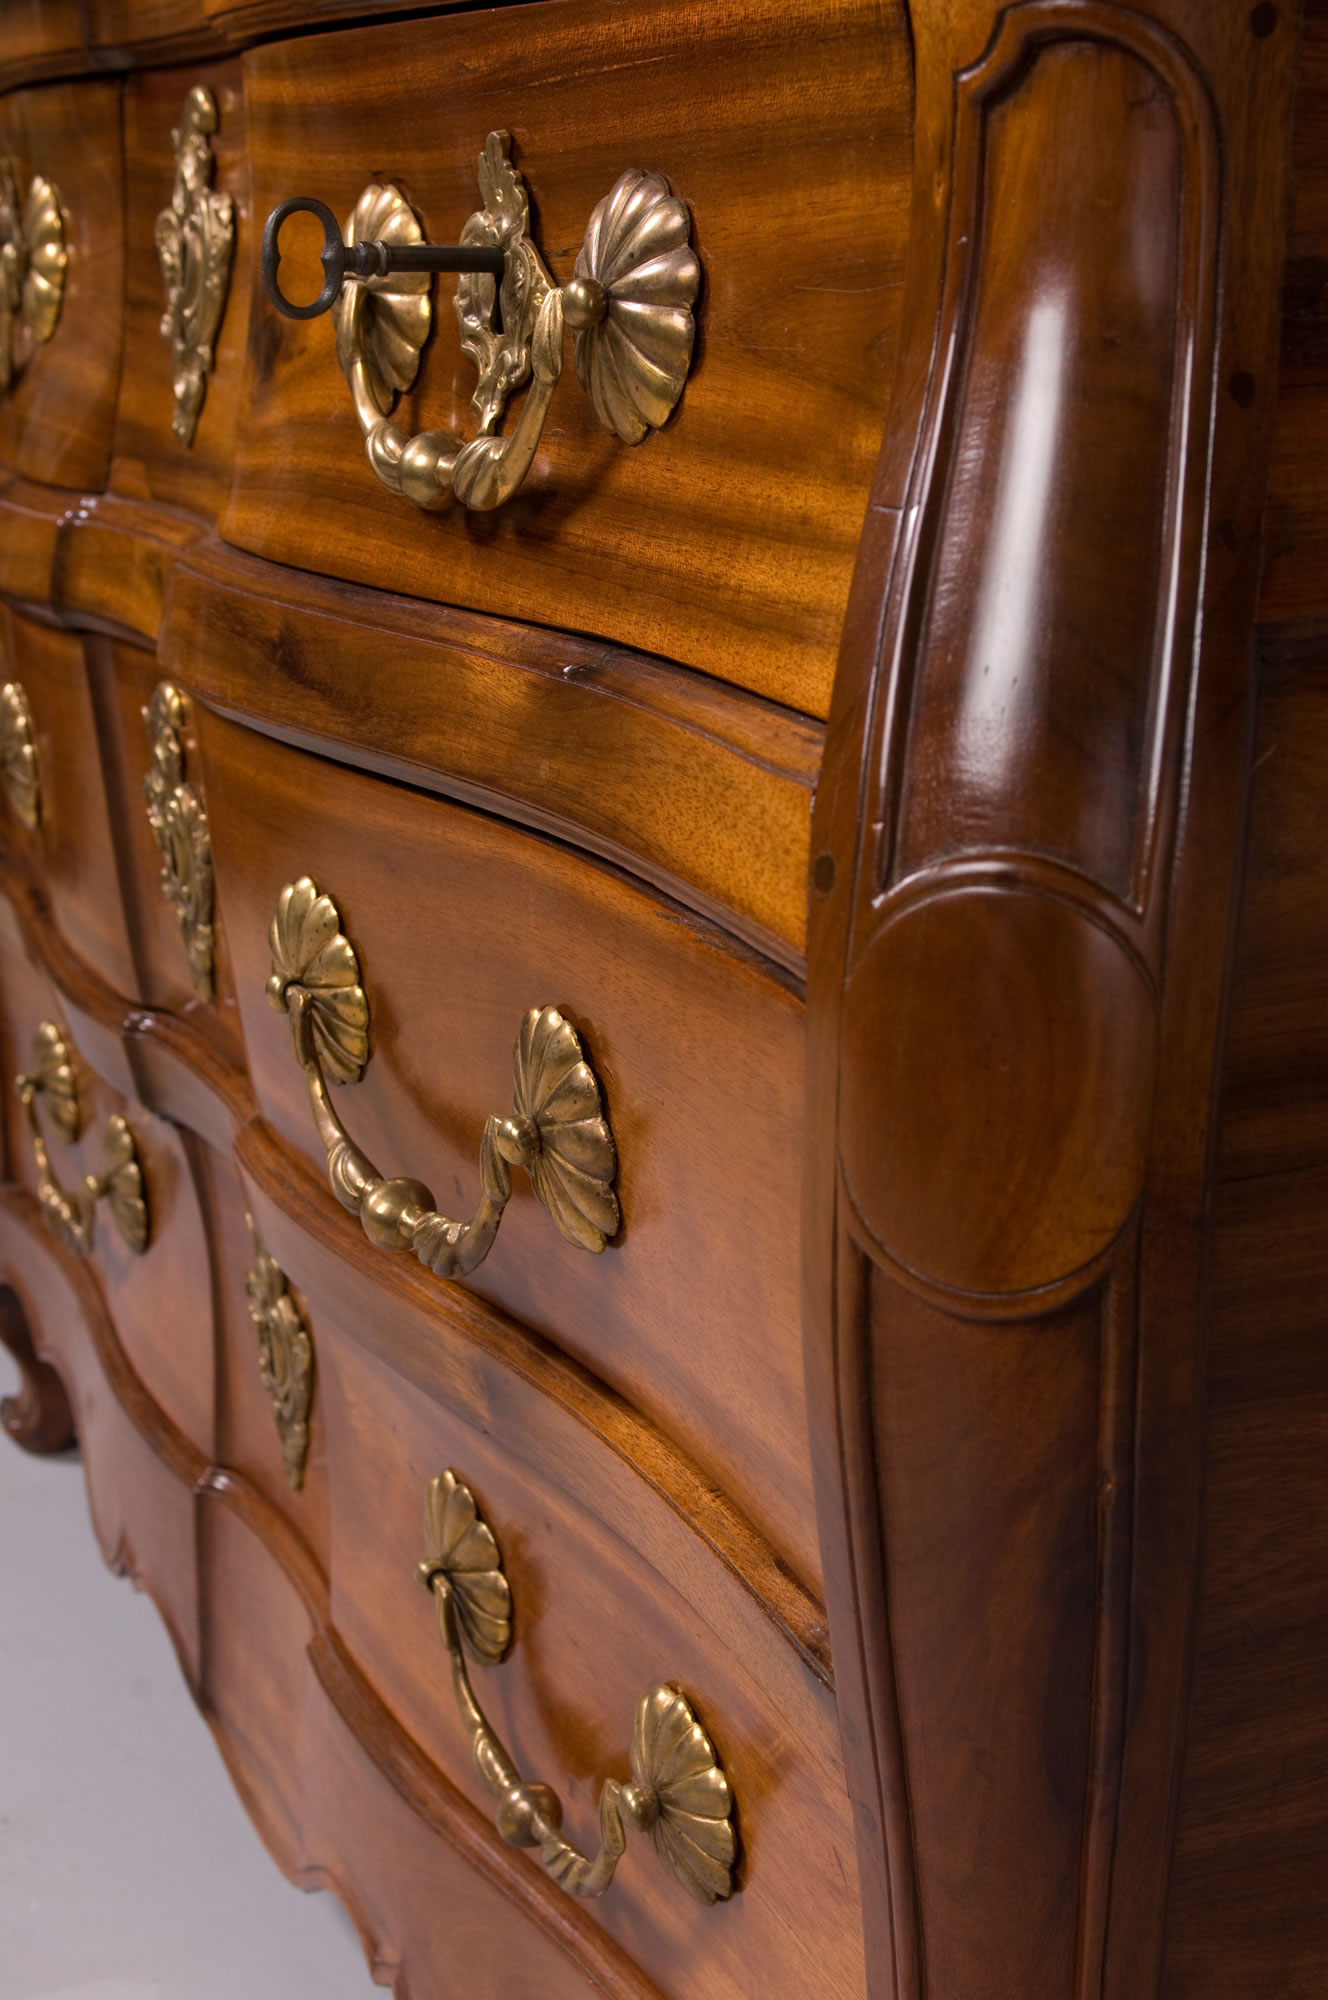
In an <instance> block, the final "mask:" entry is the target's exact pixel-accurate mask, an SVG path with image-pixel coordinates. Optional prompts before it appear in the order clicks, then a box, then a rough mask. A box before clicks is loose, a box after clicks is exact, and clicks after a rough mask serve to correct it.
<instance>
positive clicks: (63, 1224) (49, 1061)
mask: <svg viewBox="0 0 1328 2000" xmlns="http://www.w3.org/2000/svg"><path fill="white" fill-rule="evenodd" d="M15 1088H16V1090H17V1091H18V1098H19V1103H20V1104H21V1105H22V1106H23V1114H24V1117H25V1118H26V1120H27V1123H28V1130H29V1131H30V1132H31V1134H32V1150H33V1154H34V1157H35V1159H36V1162H37V1199H38V1201H39V1202H40V1204H41V1210H42V1214H43V1215H44V1216H45V1218H46V1221H47V1224H48V1225H49V1227H50V1228H51V1229H52V1230H53V1231H54V1233H55V1234H56V1235H57V1236H58V1237H59V1238H60V1240H61V1242H62V1243H64V1244H65V1245H66V1246H67V1247H68V1248H69V1249H70V1250H72V1251H73V1252H74V1255H75V1256H76V1257H87V1256H89V1255H90V1254H91V1251H92V1245H93V1233H94V1226H95V1222H96V1207H97V1203H98V1202H99V1201H105V1202H106V1203H107V1204H108V1206H109V1208H110V1211H111V1219H112V1221H113V1222H114V1223H115V1226H116V1228H117V1229H118V1230H119V1232H120V1234H121V1236H123V1238H124V1240H125V1242H126V1243H127V1244H128V1245H129V1248H130V1249H131V1250H132V1251H134V1252H135V1253H136V1254H139V1255H141V1253H142V1252H143V1251H144V1250H146V1249H147V1247H148V1210H147V1201H146V1198H145V1196H144V1193H143V1173H142V1169H141V1167H140V1166H139V1163H138V1150H137V1148H136V1147H135V1145H134V1135H133V1133H132V1132H131V1131H130V1129H129V1127H128V1125H127V1124H126V1122H125V1120H124V1119H123V1118H122V1117H121V1116H120V1114H119V1113H118V1112H113V1113H112V1115H111V1116H110V1117H109V1118H108V1119H107V1121H106V1137H105V1144H104V1152H103V1160H102V1170H101V1172H100V1173H99V1174H87V1175H85V1176H84V1179H83V1185H82V1186H81V1187H80V1188H78V1189H76V1190H75V1192H74V1193H72V1194H70V1193H67V1192H66V1190H65V1189H64V1188H63V1187H61V1185H60V1183H59V1181H58V1180H57V1179H56V1176H55V1170H54V1168H53V1167H52V1165H51V1156H50V1154H49V1152H48V1151H47V1147H46V1141H45V1139H44V1138H43V1136H42V1129H41V1125H40V1123H39V1122H38V1118H37V1100H38V1098H40V1099H41V1100H42V1101H43V1102H44V1104H45V1105H46V1108H47V1111H48V1113H49V1115H50V1119H51V1122H52V1124H53V1125H54V1126H55V1129H56V1131H57V1132H58V1133H59V1135H60V1137H61V1138H62V1139H63V1140H64V1141H65V1143H66V1144H67V1145H72V1144H73V1143H74V1141H75V1140H76V1139H77V1138H78V1135H79V1132H80V1130H81V1127H82V1109H81V1106H80V1104H79V1096H78V1076H77V1072H76V1070H75V1067H74V1057H73V1052H72V1050H71V1049H70V1046H69V1043H68V1042H67V1041H66V1040H65V1037H64V1035H63V1034H62V1033H61V1031H60V1029H59V1028H58V1027H57V1025H56V1023H55V1022H54V1021H43V1022H42V1023H41V1024H40V1026H39V1027H38V1029H37V1032H36V1034H35V1036H34V1037H33V1043H32V1073H31V1075H26V1076H19V1077H16V1078H15Z"/></svg>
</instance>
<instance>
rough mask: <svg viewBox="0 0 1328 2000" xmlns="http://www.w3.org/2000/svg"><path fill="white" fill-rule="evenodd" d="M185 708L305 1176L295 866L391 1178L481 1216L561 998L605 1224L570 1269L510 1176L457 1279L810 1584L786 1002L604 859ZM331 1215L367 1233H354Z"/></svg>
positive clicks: (360, 1099)
mask: <svg viewBox="0 0 1328 2000" xmlns="http://www.w3.org/2000/svg"><path fill="white" fill-rule="evenodd" d="M196 712H197V722H198V732H199V744H200V749H201V752H202V762H203V767H204V780H205V787H206V792H207V798H208V807H209V812H210V815H211V821H212V832H213V839H214V844H215V853H216V863H217V892H218V903H219V907H220V910H221V913H222V916H223V919H224V921H225V924H226V930H227V936H228V938H229V941H230V950H231V954H232V960H233V964H234V968H235V978H236V987H237V993H238V998H239V1006H240V1014H241V1019H242V1022H243V1028H244V1036H245V1042H246V1047H247V1052H248V1060H249V1067H250V1071H251V1073H252V1076H253V1081H254V1089H255V1094H256V1096H257V1099H258V1102H259V1105H260V1108H261V1110H262V1111H263V1113H264V1115H265V1116H266V1117H267V1118H268V1119H269V1120H270V1121H271V1122H272V1124H273V1126H274V1127H275V1128H276V1130H277V1131H278V1132H279V1133H280V1134H281V1135H282V1136H283V1137H284V1138H285V1139H287V1140H288V1141H289V1142H290V1143H291V1144H293V1145H294V1146H296V1147H298V1148H299V1149H300V1150H301V1151H302V1152H304V1153H305V1154H306V1155H308V1156H309V1157H311V1158H312V1159H314V1160H316V1161H317V1162H318V1164H319V1167H320V1169H322V1168H323V1165H324V1154H323V1149H322V1146H321V1145H320V1142H319V1140H318V1138H317V1136H316V1133H315V1130H314V1126H313V1121H312V1117H311V1113H310V1106H309V1099H308V1093H307V1090H306V1085H305V1078H304V1075H303V1073H302V1071H301V1069H300V1067H299V1064H298V1063H297V1061H296V1059H295V1056H294V1052H293V1048H292V1040H291V1032H290V1023H289V1020H288V1019H287V1017H286V1016H284V1015H283V1014H281V1013H280V1012H277V1011H274V1009H273V1008H272V1006H270V1005H269V1003H268V1000H267V999H266V997H265V987H266V984H267V981H268V978H269V975H270V973H271V969H272V959H271V947H270V943H269V931H270V927H271V924H272V920H273V917H274V915H275V913H276V910H277V906H278V902H279V899H280V896H281V892H282V889H283V888H284V887H285V885H286V884H287V883H290V882H293V881H295V880H296V879H297V878H299V877H301V876H304V875H309V876H312V878H313V879H314V881H315V882H316V884H317V886H318V888H319V889H320V890H322V891H324V892H326V893H327V894H328V895H329V896H331V897H332V898H333V899H334V901H335V903H336V906H337V908H338V910H339V911H340V914H341V918H342V922H343V925H344V928H345V931H346V935H347V936H348V937H349V938H350V940H351V942H352V944H353V946H354V948H355V950H356V952H357V953H358V955H359V962H360V969H361V978H362V981H363V984H364V988H365V991H366V993H367V996H368V1003H369V1010H370V1029H369V1034H370V1057H369V1061H368V1064H367V1067H366V1068H365V1070H364V1073H363V1078H362V1080H361V1081H360V1082H359V1083H357V1084H355V1085H354V1086H353V1087H348V1088H347V1089H345V1090H344V1091H339V1092H338V1093H337V1098H336V1105H337V1110H338V1113H339V1115H341V1116H342V1117H343V1118H344V1119H345V1121H346V1124H347V1127H348V1128H349V1129H350V1130H351V1132H352V1134H353V1136H354V1139H355V1141H356V1143H357V1144H358V1145H360V1146H361V1147H363V1148H364V1150H365V1152H366V1153H367V1154H368V1155H369V1157H370V1158H371V1159H374V1160H376V1161H377V1162H378V1164H379V1167H380V1169H381V1171H382V1172H383V1173H385V1174H390V1175H391V1174H398V1173H400V1174H416V1175H419V1176H420V1177H421V1178H423V1179H426V1180H427V1181H428V1182H429V1184H430V1185H431V1186H432V1188H433V1189H434V1191H435V1193H436V1195H437V1197H438V1201H439V1203H441V1205H442V1206H443V1207H444V1208H445V1209H446V1210H447V1211H448V1212H449V1213H456V1214H457V1215H458V1216H459V1217H462V1218H465V1217H468V1216H469V1215H470V1214H471V1212H472V1210H473V1209H474V1207H475V1206H476V1204H477V1202H478V1200H479V1194H480V1176H479V1146H480V1136H481V1133H482V1131H483V1128H484V1122H485V1119H486V1117H487V1116H488V1115H489V1114H490V1113H495V1112H496V1113H498V1114H499V1115H506V1114H507V1112H508V1110H509V1108H510V1104H511V1099H512V1051H513V1047H514V1044H515V1041H516V1037H517V1032H518V1030H519V1028H520V1026H521V1022H522V1019H523V1017H524V1016H525V1014H526V1012H527V1010H528V1009H529V1008H531V1007H538V1006H542V1005H546V1004H551V1005H556V1006H559V1007H561V1008H563V1009H564V1010H565V1012H566V1014H567V1017H568V1018H569V1019H570V1020H571V1022H572V1023H573V1025H574V1026H575V1027H576V1028H577V1029H578V1031H579V1032H580V1033H581V1034H582V1035H583V1037H584V1042H585V1046H586V1051H587V1054H588V1056H589V1059H590V1060H591V1062H592V1063H593V1065H594V1067H595V1070H596V1072H597V1074H598V1076H599V1078H600V1080H601V1083H602V1086H603V1091H604V1097H605V1101H606V1105H607V1110H608V1115H609V1118H610V1120H611V1122H612V1127H613V1133H614V1137H615V1140H616V1144H617V1149H618V1158H619V1174H618V1183H617V1185H618V1194H619V1198H620V1201H621V1206H622V1227H621V1230H620V1232H619V1233H618V1235H617V1236H616V1237H615V1238H614V1239H613V1241H612V1242H611V1243H610V1244H609V1246H608V1247H607V1249H605V1250H604V1252H603V1254H602V1255H599V1256H594V1255H590V1254H588V1253H587V1251H586V1250H584V1249H581V1248H578V1247H576V1246H575V1245H574V1244H572V1243H570V1242H568V1241H566V1240H565V1239H564V1237H563V1236H562V1235H561V1234H560V1233H559V1231H558V1229H557V1228H556V1227H555V1226H554V1223H553V1221H552V1219H551V1217H550V1214H549V1213H548V1212H547V1211H546V1209H545V1208H544V1207H542V1206H541V1205H540V1203H539V1202H538V1201H537V1200H536V1199H535V1198H534V1196H533V1194H532V1193H531V1191H530V1184H529V1182H528V1181H527V1179H526V1177H525V1175H524V1174H522V1173H521V1172H519V1171H518V1172H516V1173H515V1174H514V1193H513V1197H512V1200H511V1202H510V1204H509V1205H508V1208H507V1210H506V1213H505V1215H504V1217H503V1221H502V1225H501V1228H500V1229H499V1232H498V1235H497V1239H496V1241H495V1243H494V1245H493V1249H492V1252H491V1254H490V1255H489V1257H488V1259H487V1261H485V1262H484V1263H482V1264H481V1265H480V1266H479V1268H478V1269H477V1270H476V1271H475V1272H474V1273H473V1275H472V1276H471V1277H470V1278H469V1279H468V1280H467V1281H466V1282H467V1283H468V1284H469V1285H470V1286H471V1287H472V1288H473V1289H474V1290H475V1291H476V1292H478V1293H480V1294H481V1295H482V1296H484V1297H486V1298H489V1299H491V1300H493V1301H494V1302H495V1303H497V1304H499V1305H501V1306H502V1307H503V1308H504V1309H506V1310H507V1311H508V1312H510V1313H512V1314H514V1315H515V1316H516V1317H517V1318H518V1319H520V1320H521V1321H523V1322H524V1323H525V1324H526V1325H527V1326H528V1327H531V1328H533V1329H535V1330H536V1331H537V1332H538V1333H540V1334H542V1335H544V1336H546V1337H547V1338H549V1339H551V1340H553V1341H555V1342H556V1343H557V1344H558V1345H559V1346H560V1347H561V1348H562V1349H563V1350H564V1351H565V1352H567V1353H569V1354H571V1355H573V1356H574V1357H575V1358H576V1359H577V1360H579V1361H581V1362H583V1363H584V1364H585V1365H586V1366H587V1367H588V1368H590V1369H591V1370H592V1371H593V1372H594V1374H595V1375H596V1376H597V1377H599V1378H600V1379H601V1380H602V1381H604V1382H607V1383H609V1384H611V1385H612V1387H613V1388H614V1389H615V1390H617V1391H618V1392H619V1393H620V1394H621V1395H623V1396H625V1397H626V1398H627V1399H628V1401H629V1402H630V1403H631V1404H633V1405H634V1406H635V1407H636V1408H637V1409H638V1410H639V1411H641V1412H642V1413H643V1414H644V1415H646V1416H647V1417H649V1418H650V1419H651V1421H652V1422H654V1423H657V1424H658V1425H659V1427H660V1429H661V1430H663V1431H664V1432H665V1434H666V1435H667V1436H669V1437H670V1438H671V1439H673V1441H674V1442H675V1443H676V1444H678V1445H679V1446H680V1447H681V1448H682V1449H683V1450H684V1451H685V1452H687V1453H688V1454H689V1455H690V1456H691V1457H692V1458H693V1459H694V1460H695V1461H696V1463H697V1464H698V1465H699V1466H700V1467H701V1468H702V1469H703V1470H704V1472H705V1473H706V1475H707V1476H708V1478H710V1479H711V1480H712V1481H713V1482H714V1484H715V1485H716V1486H717V1487H718V1488H719V1489H720V1490H721V1491H722V1492H724V1493H726V1494H728V1495H729V1497H730V1498H731V1500H732V1501H733V1502H734V1503H735V1504H736V1505H737V1506H738V1507H739V1508H740V1509H742V1511H743V1512H744V1514H745V1515H746V1516H747V1518H748V1519H749V1520H750V1521H751V1522H752V1523H753V1524H754V1525H755V1526H756V1528H757V1529H758V1530H759V1531H760V1533H761V1534H762V1535H764V1536H765V1537H767V1539H768V1540H769V1541H770V1542H771V1543H773V1545H774V1547H775V1548H776V1549H777V1550H778V1551H779V1552H780V1555H781V1557H782V1558H783V1559H784V1560H785V1561H786V1562H787V1563H788V1564H789V1566H790V1567H791V1568H792V1570H793V1571H794V1573H795V1574H796V1575H797V1576H799V1577H800V1578H802V1579H803V1580H804V1582H805V1583H807V1584H809V1585H810V1586H811V1588H812V1590H813V1592H815V1588H816V1586H815V1579H816V1577H817V1575H818V1568H819V1556H818V1551H817V1546H816V1537H815V1529H814V1515H813V1508H812V1500H811V1476H810V1464H809V1450H808V1443H807V1435H806V1426H805V1415H804V1402H803V1385H802V1353H801V1342H800V1335H799V1319H798V1293H797V1255H796V1231H795V1230H794V1229H793V1228H792V1227H791V1226H790V1220H789V1219H790V1217H792V1216H793V1215H795V1214H796V1211H797V1201H798V1163H799V1136H798V1135H799V1130H800V1123H801V1117H802V1022H803V1010H802V1004H801V1002H800V1000H798V999H797V998H796V997H795V996H794V995H793V994H792V993H791V992H789V991H788V990H787V988H786V987H785V986H784V985H782V984H781V983H780V981H779V980H778V979H777V978H775V977H774V976H773V975H772V974H771V972H770V971H769V970H768V969H767V968H765V967H763V966H762V965H761V964H760V962H759V961H758V960H756V959H755V958H754V957H753V956H752V955H751V954H750V953H748V952H746V951H744V950H743V949H742V948H740V947H738V946H735V945H734V943H733V942H732V940H731V939H729V938H727V937H726V936H725V935H724V933H723V932H721V931H719V930H717V929H714V928H712V927H711V926H709V925H707V924H704V923H702V922H700V921H699V920H697V919H695V918H694V917H692V916H691V915H690V914H687V913H684V912H682V911H680V910H679V909H677V908H676V907H675V906H673V905H670V904H667V903H663V902H661V901H659V900H658V899H657V898H655V897H654V896H652V895H648V894H646V893H645V892H644V891H643V890H642V889H640V888H639V887H637V886H635V885H634V884H632V883H631V882H630V881H628V880H626V879H625V878H624V877H622V876H621V875H620V874H618V873H616V872H615V871H613V870H610V869H608V868H606V867H602V866H599V865H597V864H594V863H591V862H589V861H586V860H584V859H581V858H577V857H574V856H573V855H571V854H569V853H568V852H567V851H566V850H565V849H563V848H561V847H560V846H558V845H556V844H555V843H553V842H551V841H546V840H541V839H538V838H536V837H534V836H532V835H530V834H525V833H519V832H517V831H515V830H513V829H512V828H510V827H508V826H505V825H503V824H502V823H501V822H499V821H495V820H491V819H489V818H487V817H485V816H484V815H482V814H479V813H476V812H472V811H469V810H466V809H464V808H460V807H457V806H454V805H451V804H447V803H445V802H443V801H441V800H439V799H436V798H433V797H430V796H427V795H423V794H420V793H416V792H413V791H411V790H409V789H408V788H406V787H405V786H402V785H392V784H388V783H385V782H383V781H382V780H380V779H374V778H369V777H365V776H364V775H362V774H361V773H358V772H355V771H351V770H347V769H344V768H342V767H340V766H337V765H333V764H328V763H325V762H322V761H321V760H319V759H317V758H314V757H311V756H309V755H307V754H305V753H303V752H299V751H295V750H292V749H290V748H289V747H286V746H282V745H278V744H275V743H273V742H271V741H269V740H268V739H266V738H264V737H261V736H258V735H255V734H253V733H252V732H250V731H247V730H244V729H241V728H239V727H237V726H235V725H234V724H231V723H229V722H225V721H222V720H221V719H220V718H218V717H216V716H215V715H213V714H212V713H211V712H210V711H207V710H205V709H204V708H203V707H202V705H201V704H197V705H196ZM340 1223H341V1225H342V1226H344V1229H345V1230H347V1231H351V1232H353V1233H354V1234H355V1235H356V1236H357V1237H358V1236H359V1227H358V1224H357V1223H356V1221H355V1220H354V1219H353V1218H352V1217H351V1216H349V1215H340ZM380 1254H382V1255H384V1256H385V1255H386V1253H380ZM441 1289H442V1290H446V1287H445V1286H442V1287H441Z"/></svg>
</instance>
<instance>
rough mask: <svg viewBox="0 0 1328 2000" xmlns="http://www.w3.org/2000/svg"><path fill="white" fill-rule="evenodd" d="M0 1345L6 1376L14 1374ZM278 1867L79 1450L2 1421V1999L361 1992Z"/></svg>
mask: <svg viewBox="0 0 1328 2000" xmlns="http://www.w3.org/2000/svg"><path fill="white" fill-rule="evenodd" d="M16 1379H17V1377H16V1373H15V1371H14V1370H13V1368H12V1365H11V1363H10V1359H9V1356H8V1355H7V1354H4V1353H3V1352H0V1395H8V1394H9V1393H10V1391H11V1389H12V1388H13V1387H14V1385H15V1382H16ZM374 1991H375V1989H374V1987H373V1985H372V1984H371V1982H370V1978H369V1973H368V1970H367V1968H366V1966H365V1962H364V1956H363V1953H362V1952H361V1950H360V1944H359V1939H358V1938H357V1937H356V1935H355V1932H354V1930H353V1928H352V1926H351V1923H350V1919H349V1918H348V1917H347V1916H346V1914H345V1912H344V1910H343V1909H342V1907H341V1905H340V1904H339V1903H338V1902H337V1901H336V1899H335V1898H334V1897H332V1896H327V1895H313V1896H304V1895H301V1894H300V1892H299V1891H298V1890H297V1889H293V1888H292V1887H291V1885H290V1884H289V1883H288V1882H287V1881H286V1880H285V1878H284V1877H283V1876H281V1875H280V1874H279V1873H278V1872H277V1869H276V1867H275V1865H274V1863H273V1862H272V1861H270V1860H269V1859H268V1856H267V1853H266V1850H265V1849H264V1848H263V1846H262V1843H261V1842H260V1841H259V1838H258V1836H257V1834H256V1833H255V1832H254V1830H253V1828H252V1827H251V1825H250V1823H249V1821H248V1819H247V1818H246V1816H245V1813H244V1810H243V1808H242V1807H241V1805H240V1803H239V1800H238V1799H237V1798H236V1796H235V1793H234V1791H233V1790H232V1789H231V1784H230V1780H229V1778H228V1777H227V1776H226V1772H225V1769H224V1767H223V1765H222V1762H221V1759H220V1757H219V1756H218V1754H217V1751H216V1750H215V1748H214V1747H213V1742H212V1738H211V1736H210V1735H209V1733H208V1730H207V1726H206V1724H205V1723H204V1722H203V1720H202V1717H201V1716H200V1715H199V1714H198V1711H197V1710H196V1709H195V1707H194V1705H193V1702H192V1701H191V1700H190V1698H189V1696H188V1694H187V1693H186V1691H185V1686H184V1682H183V1681H182V1679H181V1677H180V1671H179V1668H178V1667H177V1665H176V1663H175V1655H174V1653H173V1652H172V1650H171V1646H170V1641H169V1640H168V1639H167V1637H166V1633H165V1629H164V1627H163V1626H162V1623H161V1621H160V1619H159V1618H158V1616H157V1614H156V1612H155V1611H154V1609H153V1608H152V1605H151V1604H150V1603H149V1602H148V1600H147V1599H146V1598H145V1597H140V1596H139V1595H138V1594H137V1593H136V1592H135V1591H134V1590H133V1589H132V1588H131V1587H130V1585H129V1584H128V1583H127V1582H124V1581H122V1580H120V1579H117V1578H115V1577H112V1576H111V1575H110V1574H109V1572H108V1571H107V1570H106V1569H105V1568H103V1566H102V1561H101V1557H100V1555H99V1553H98V1551H97V1546H96V1543H95V1541H94V1540H93V1535H92V1528H91V1524H90V1522H89V1520H88V1511H87V1503H86V1500H85V1498H84V1490H83V1473H82V1467H81V1466H80V1464H79V1461H78V1458H77V1455H76V1454H73V1453H70V1454H64V1455H62V1456H60V1457H58V1458H48V1459H38V1458H30V1457H29V1456H28V1455H27V1454H26V1453H24V1452H21V1451H18V1450H16V1449H15V1448H14V1446H13V1445H11V1444H10V1443H9V1441H8V1439H7V1438H5V1437H3V1435H0V2000H239V1996H243V2000H369V1996H371V1995H372V1994H373V1992H374Z"/></svg>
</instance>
